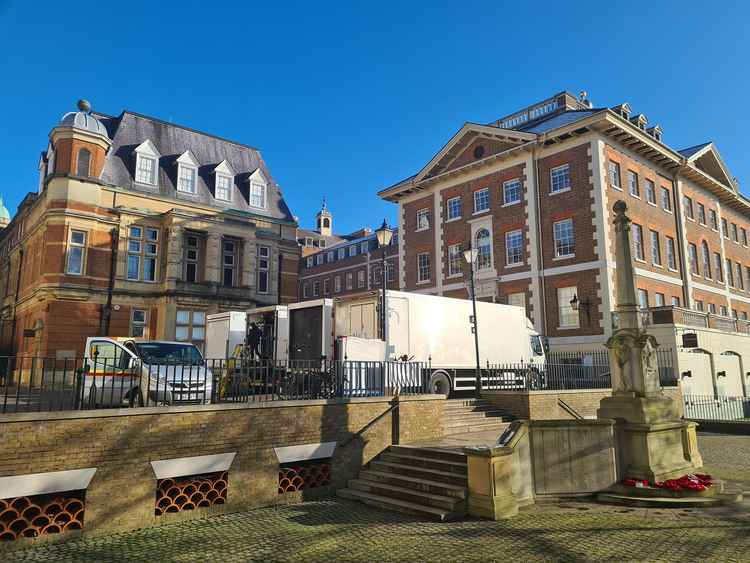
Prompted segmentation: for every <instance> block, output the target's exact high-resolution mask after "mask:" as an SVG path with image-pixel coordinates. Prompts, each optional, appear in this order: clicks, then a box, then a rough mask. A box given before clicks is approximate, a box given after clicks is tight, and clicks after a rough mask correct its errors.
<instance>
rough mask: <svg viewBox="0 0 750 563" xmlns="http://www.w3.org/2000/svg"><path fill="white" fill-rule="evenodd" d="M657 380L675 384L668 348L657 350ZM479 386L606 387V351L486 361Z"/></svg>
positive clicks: (537, 388)
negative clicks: (535, 361)
mask: <svg viewBox="0 0 750 563" xmlns="http://www.w3.org/2000/svg"><path fill="white" fill-rule="evenodd" d="M657 364H658V369H659V381H660V383H661V385H662V386H663V387H675V386H677V381H678V378H677V374H676V372H675V370H674V367H673V355H672V351H671V350H669V349H659V350H657ZM483 372H484V373H483V378H482V379H483V384H482V386H483V388H484V389H487V390H529V391H540V390H549V391H559V390H571V389H573V390H574V389H582V390H583V389H609V388H611V387H612V377H611V374H610V367H609V351H608V350H606V349H604V350H595V351H592V352H552V353H550V354H548V355H547V362H546V363H544V364H531V363H519V364H489V363H488V364H487V369H486V370H483Z"/></svg>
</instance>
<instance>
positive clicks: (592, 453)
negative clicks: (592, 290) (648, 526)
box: [464, 201, 741, 520]
mask: <svg viewBox="0 0 750 563" xmlns="http://www.w3.org/2000/svg"><path fill="white" fill-rule="evenodd" d="M613 211H614V225H615V253H616V272H615V276H616V303H617V305H616V311H615V313H616V319H617V321H616V323H617V324H616V327H615V329H614V332H613V334H612V336H611V337H610V339H609V341H608V342H607V348H609V350H610V355H609V357H610V370H611V375H612V394H611V396H607V397H604V398H603V399H602V400H601V402H600V405H599V409H598V411H597V418H596V419H593V420H585V419H583V420H581V419H579V420H519V421H516V422H514V423H513V424H512V425H511V426H510V427H509V428H508V429H507V431H506V432H505V433H504V434H503V435H502V436H501V437H500V438H499V439H498V440H497V442H496V444H495V445H494V446H481V445H480V446H472V447H466V448H465V449H464V451H465V453H466V456H467V465H468V485H469V496H468V502H467V511H468V513H469V514H471V515H474V516H479V517H483V518H492V519H495V520H498V519H504V518H510V517H513V516H515V515H517V514H518V511H519V508H520V507H523V506H525V505H529V504H533V503H534V502H535V501H536V500H543V499H545V498H547V499H551V498H555V497H570V496H595V497H596V498H597V500H599V501H600V502H603V503H615V504H632V505H639V506H662V507H677V506H688V505H711V504H720V503H725V502H733V501H736V500H741V495H737V494H731V493H725V484H724V483H723V482H720V481H717V482H716V483H713V482H712V481H711V478H710V476H708V475H702V474H697V472H698V470H699V469H700V468H701V467H702V465H703V460H702V457H701V455H700V453H699V451H698V441H697V435H696V428H697V424H696V423H695V422H691V421H688V420H684V419H682V418H681V417H680V415H679V411H678V405H677V403H676V402H675V400H674V399H673V398H672V397H670V396H668V395H667V394H665V392H664V391H663V389H662V387H661V384H660V382H659V374H658V368H657V354H656V351H657V347H658V344H657V342H656V340H655V338H654V337H653V335H651V334H649V333H648V331H647V330H646V329H645V328H644V326H643V325H644V323H643V321H642V317H641V312H640V310H639V307H638V303H637V301H636V284H635V275H634V269H633V263H632V256H631V240H630V235H631V221H630V219H629V218H628V216H627V215H626V211H627V205H626V204H625V202H624V201H617V202H616V203H615V204H614V207H613Z"/></svg>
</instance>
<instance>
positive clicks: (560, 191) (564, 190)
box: [549, 188, 573, 195]
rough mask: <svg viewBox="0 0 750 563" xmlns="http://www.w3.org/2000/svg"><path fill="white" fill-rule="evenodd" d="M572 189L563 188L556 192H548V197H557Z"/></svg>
mask: <svg viewBox="0 0 750 563" xmlns="http://www.w3.org/2000/svg"><path fill="white" fill-rule="evenodd" d="M572 189H573V188H564V189H562V190H557V191H556V192H553V191H550V193H549V195H557V194H564V193H566V192H569V191H571V190H572Z"/></svg>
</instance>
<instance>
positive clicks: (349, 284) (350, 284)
mask: <svg viewBox="0 0 750 563" xmlns="http://www.w3.org/2000/svg"><path fill="white" fill-rule="evenodd" d="M346 289H347V290H350V289H354V273H353V272H347V273H346Z"/></svg>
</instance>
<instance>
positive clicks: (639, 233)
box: [631, 223, 646, 262]
mask: <svg viewBox="0 0 750 563" xmlns="http://www.w3.org/2000/svg"><path fill="white" fill-rule="evenodd" d="M631 236H632V237H633V255H634V256H633V258H634V259H635V260H637V261H638V262H645V261H646V245H645V242H644V240H643V226H642V225H639V224H638V223H631Z"/></svg>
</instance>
